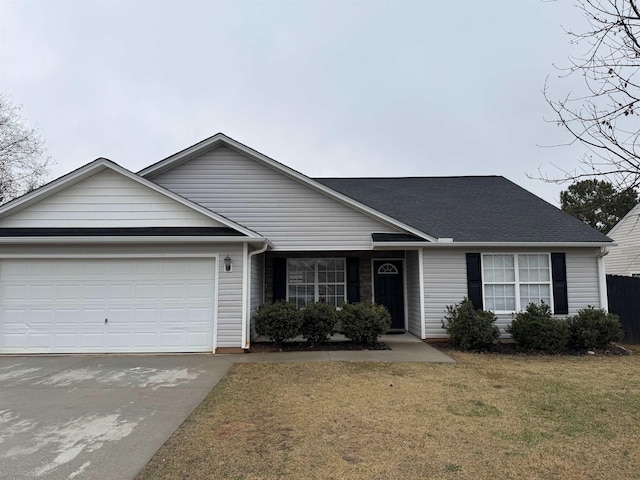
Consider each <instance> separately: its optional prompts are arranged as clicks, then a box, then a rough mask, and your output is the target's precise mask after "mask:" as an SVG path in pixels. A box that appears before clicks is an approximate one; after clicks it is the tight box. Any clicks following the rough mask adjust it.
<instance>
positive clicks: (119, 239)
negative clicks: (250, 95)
mask: <svg viewBox="0 0 640 480" xmlns="http://www.w3.org/2000/svg"><path fill="white" fill-rule="evenodd" d="M255 242H268V241H267V240H266V239H264V238H260V237H245V236H233V237H225V236H204V235H203V236H197V235H195V236H191V235H190V236H177V235H176V236H169V235H168V236H153V235H147V236H126V235H125V236H105V237H98V236H92V237H87V236H83V237H0V244H12V243H15V244H20V245H24V244H28V243H38V244H42V243H61V244H69V243H255Z"/></svg>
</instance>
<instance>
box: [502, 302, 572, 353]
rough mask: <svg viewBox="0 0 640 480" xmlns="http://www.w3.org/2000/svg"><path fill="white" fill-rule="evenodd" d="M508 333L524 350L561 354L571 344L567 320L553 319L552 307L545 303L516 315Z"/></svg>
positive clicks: (533, 305) (532, 304)
mask: <svg viewBox="0 0 640 480" xmlns="http://www.w3.org/2000/svg"><path fill="white" fill-rule="evenodd" d="M507 332H509V333H510V334H511V335H513V340H514V341H515V342H516V344H517V345H518V347H519V348H520V349H522V350H538V351H540V352H547V353H560V352H563V351H565V350H566V348H567V346H568V343H569V328H568V325H567V320H566V319H564V318H563V319H556V318H552V317H551V307H550V306H549V305H548V304H546V303H544V302H543V303H541V304H540V305H536V304H535V303H530V304H529V305H528V306H527V309H526V310H525V311H524V312H520V313H518V314H516V317H515V319H514V320H513V322H511V325H510V326H509V327H507Z"/></svg>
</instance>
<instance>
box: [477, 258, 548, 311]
mask: <svg viewBox="0 0 640 480" xmlns="http://www.w3.org/2000/svg"><path fill="white" fill-rule="evenodd" d="M551 286H552V284H551V261H550V256H549V254H546V253H542V254H540V253H518V254H483V255H482V291H483V295H484V308H485V309H486V310H491V311H494V312H518V311H521V310H524V309H525V308H527V305H529V304H530V303H536V304H539V303H541V302H544V303H546V304H548V305H550V306H551V307H552V308H553V299H552V288H551Z"/></svg>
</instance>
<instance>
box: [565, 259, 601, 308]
mask: <svg viewBox="0 0 640 480" xmlns="http://www.w3.org/2000/svg"><path fill="white" fill-rule="evenodd" d="M598 253H599V250H598V249H592V250H582V251H581V250H569V251H567V252H566V260H567V297H568V299H569V315H575V314H576V313H577V311H578V310H579V309H581V308H585V307H587V306H589V305H591V306H592V307H600V306H601V305H600V288H599V287H600V286H599V283H598Z"/></svg>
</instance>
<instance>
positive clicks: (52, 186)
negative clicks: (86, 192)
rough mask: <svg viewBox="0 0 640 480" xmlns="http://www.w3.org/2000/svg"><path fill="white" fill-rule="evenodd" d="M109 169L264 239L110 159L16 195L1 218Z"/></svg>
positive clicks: (238, 229) (97, 161)
mask: <svg viewBox="0 0 640 480" xmlns="http://www.w3.org/2000/svg"><path fill="white" fill-rule="evenodd" d="M106 169H110V170H113V171H114V172H116V173H119V174H121V175H123V176H125V177H127V178H129V179H130V180H133V181H134V182H137V183H138V184H140V185H143V186H145V187H147V188H150V189H152V190H154V191H155V192H157V193H160V194H161V195H164V196H165V197H168V198H170V199H172V200H174V201H175V202H178V203H180V204H182V205H184V206H186V207H187V208H190V209H191V210H195V211H197V212H198V213H200V214H202V215H204V216H206V217H209V218H211V219H213V220H216V221H217V222H219V223H222V224H223V225H226V226H227V227H230V228H233V229H234V230H237V231H238V232H240V233H242V234H244V235H246V236H247V237H249V238H252V239H262V238H263V237H262V236H261V235H259V234H257V233H256V232H254V231H253V230H250V229H248V228H246V227H243V226H242V225H240V224H238V223H236V222H234V221H232V220H229V219H228V218H226V217H223V216H222V215H219V214H217V213H215V212H212V211H211V210H209V209H207V208H205V207H203V206H201V205H198V204H197V203H194V202H192V201H190V200H187V199H186V198H184V197H182V196H180V195H178V194H176V193H174V192H171V191H170V190H167V189H166V188H164V187H161V186H160V185H157V184H155V183H153V182H151V181H149V180H147V179H146V178H142V177H141V176H139V175H137V174H135V173H133V172H130V171H129V170H127V169H126V168H123V167H121V166H120V165H118V164H117V163H114V162H112V161H111V160H107V159H106V158H99V159H97V160H94V161H93V162H91V163H88V164H86V165H84V166H83V167H80V168H79V169H77V170H74V171H73V172H71V173H69V174H67V175H64V176H62V177H60V178H58V179H56V180H54V181H52V182H50V183H48V184H46V185H44V186H42V187H40V188H38V189H37V190H34V191H32V192H30V193H27V194H25V195H23V196H22V197H19V198H16V199H15V200H12V201H11V202H9V203H6V204H5V205H3V206H2V207H0V219H1V218H4V217H7V216H9V215H11V214H13V213H15V212H17V211H19V210H22V209H24V208H27V207H28V206H30V205H33V204H35V203H38V202H40V201H41V200H44V199H45V198H48V197H51V196H53V195H55V194H56V193H58V192H60V191H62V190H64V189H66V188H68V187H70V186H72V185H75V184H77V183H80V182H81V181H82V180H84V179H86V178H89V177H92V176H93V175H95V174H97V173H99V172H102V171H104V170H106ZM235 238H237V239H240V238H241V237H235Z"/></svg>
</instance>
